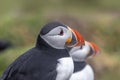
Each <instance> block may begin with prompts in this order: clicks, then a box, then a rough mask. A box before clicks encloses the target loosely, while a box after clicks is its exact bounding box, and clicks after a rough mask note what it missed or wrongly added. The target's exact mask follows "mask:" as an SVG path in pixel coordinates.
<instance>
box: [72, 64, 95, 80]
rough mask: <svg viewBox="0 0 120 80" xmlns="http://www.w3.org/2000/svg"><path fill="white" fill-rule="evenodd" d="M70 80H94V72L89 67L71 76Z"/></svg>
mask: <svg viewBox="0 0 120 80" xmlns="http://www.w3.org/2000/svg"><path fill="white" fill-rule="evenodd" d="M70 80H94V72H93V70H92V68H91V66H90V65H86V67H85V68H84V69H83V70H81V71H78V72H75V73H73V74H72V76H71V78H70Z"/></svg>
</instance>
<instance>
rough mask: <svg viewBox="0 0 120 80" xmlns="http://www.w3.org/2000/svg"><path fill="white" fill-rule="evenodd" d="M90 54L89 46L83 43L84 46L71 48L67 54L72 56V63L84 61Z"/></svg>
mask: <svg viewBox="0 0 120 80" xmlns="http://www.w3.org/2000/svg"><path fill="white" fill-rule="evenodd" d="M89 52H90V46H89V43H88V42H85V45H84V46H82V48H81V46H77V47H73V48H72V49H71V50H70V52H69V54H70V55H71V56H72V58H73V60H74V61H84V60H85V59H86V58H87V56H88V54H89Z"/></svg>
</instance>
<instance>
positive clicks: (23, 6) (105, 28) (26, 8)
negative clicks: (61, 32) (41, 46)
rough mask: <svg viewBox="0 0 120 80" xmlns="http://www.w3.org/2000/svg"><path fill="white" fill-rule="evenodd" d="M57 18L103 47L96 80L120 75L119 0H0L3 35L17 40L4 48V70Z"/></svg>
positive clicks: (111, 79) (0, 33) (0, 70)
mask: <svg viewBox="0 0 120 80" xmlns="http://www.w3.org/2000/svg"><path fill="white" fill-rule="evenodd" d="M54 20H58V21H61V22H64V23H65V24H68V25H69V26H71V27H74V28H77V29H78V30H79V31H80V32H81V33H82V34H83V35H84V37H85V39H86V40H90V41H95V42H96V43H97V44H98V45H99V46H100V47H101V49H102V56H98V57H97V58H95V60H93V62H94V61H97V63H96V65H95V66H94V65H93V66H94V67H97V69H96V76H97V77H96V78H97V79H96V80H119V79H120V76H119V75H120V63H119V60H120V56H119V53H120V1H119V0H50V1H46V0H29V1H28V0H10V1H6V0H0V39H7V40H10V41H11V42H12V43H13V47H11V48H9V49H8V50H6V51H4V52H0V74H2V73H3V71H4V70H5V69H6V67H7V66H8V65H9V64H10V63H12V62H13V61H14V60H15V59H16V58H17V57H18V56H19V55H21V54H23V53H24V52H25V51H27V50H28V49H29V48H31V47H32V46H34V45H35V41H36V37H37V34H38V33H39V30H40V28H41V26H43V25H44V24H45V23H46V22H49V21H54ZM98 58H99V59H98ZM98 64H99V66H98ZM98 67H99V68H100V70H99V69H98Z"/></svg>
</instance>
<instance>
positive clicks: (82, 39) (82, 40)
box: [72, 29, 85, 46]
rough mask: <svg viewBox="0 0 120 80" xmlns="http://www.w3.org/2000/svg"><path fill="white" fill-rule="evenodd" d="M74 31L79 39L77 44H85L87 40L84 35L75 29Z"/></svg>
mask: <svg viewBox="0 0 120 80" xmlns="http://www.w3.org/2000/svg"><path fill="white" fill-rule="evenodd" d="M72 31H73V32H74V33H75V35H76V38H77V41H78V42H77V44H76V46H80V45H85V40H84V38H83V36H82V35H81V34H80V33H79V32H78V31H77V30H75V29H72Z"/></svg>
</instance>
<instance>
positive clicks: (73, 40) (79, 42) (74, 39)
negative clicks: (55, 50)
mask: <svg viewBox="0 0 120 80" xmlns="http://www.w3.org/2000/svg"><path fill="white" fill-rule="evenodd" d="M68 29H69V30H70V31H71V32H72V34H71V37H69V38H68V39H67V40H66V44H67V46H68V47H74V46H83V45H85V40H84V38H83V37H82V35H81V34H80V33H79V32H78V31H77V30H74V29H72V28H70V27H68Z"/></svg>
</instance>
